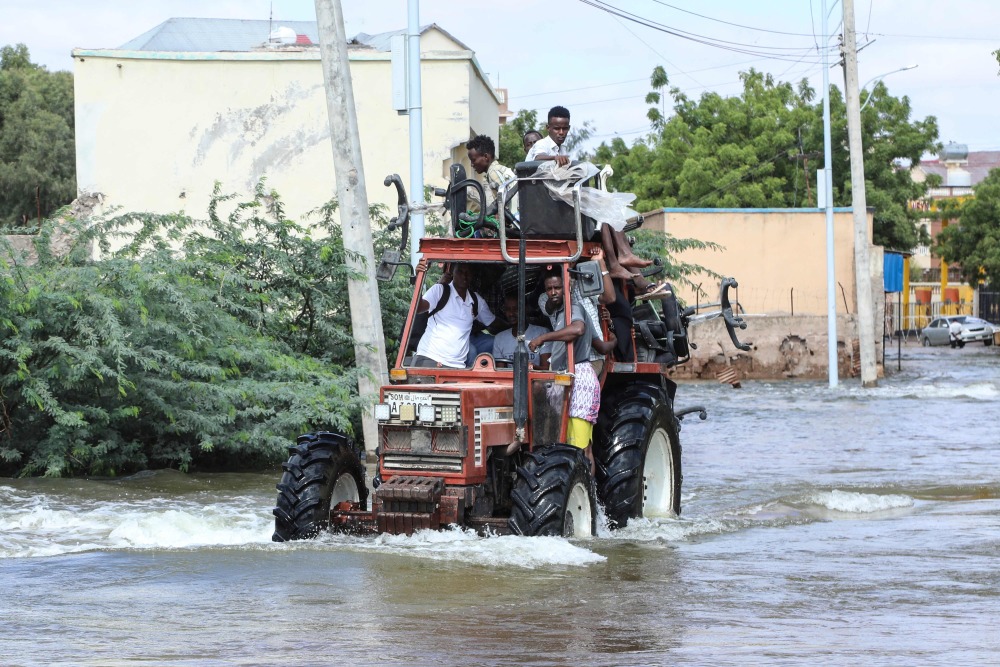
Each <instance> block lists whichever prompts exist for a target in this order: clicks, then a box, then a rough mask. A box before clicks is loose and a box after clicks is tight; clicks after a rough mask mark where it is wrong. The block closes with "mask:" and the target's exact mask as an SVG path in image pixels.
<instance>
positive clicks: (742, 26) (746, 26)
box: [653, 0, 815, 37]
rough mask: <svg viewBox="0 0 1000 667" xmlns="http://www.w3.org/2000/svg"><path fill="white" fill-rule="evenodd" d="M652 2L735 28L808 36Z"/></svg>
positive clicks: (656, 1)
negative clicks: (744, 23) (758, 26)
mask: <svg viewBox="0 0 1000 667" xmlns="http://www.w3.org/2000/svg"><path fill="white" fill-rule="evenodd" d="M653 2H655V3H656V4H658V5H663V6H664V7H670V8H671V9H676V10H677V11H679V12H684V13H685V14H691V15H692V16H697V17H699V18H703V19H707V20H709V21H715V22H716V23H724V24H726V25H731V26H735V27H737V28H745V29H746V30H757V31H759V32H770V33H773V34H775V35H794V36H795V37H808V36H809V35H806V34H804V33H801V32H783V31H781V30H768V29H767V28H755V27H754V26H752V25H743V24H742V23H731V22H729V21H723V20H722V19H716V18H712V17H711V16H705V15H704V14H699V13H697V12H692V11H689V10H687V9H681V8H680V7H675V6H674V5H671V4H670V3H667V2H663V0H653ZM813 36H814V37H815V35H813Z"/></svg>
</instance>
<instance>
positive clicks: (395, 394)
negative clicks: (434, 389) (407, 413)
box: [384, 391, 431, 415]
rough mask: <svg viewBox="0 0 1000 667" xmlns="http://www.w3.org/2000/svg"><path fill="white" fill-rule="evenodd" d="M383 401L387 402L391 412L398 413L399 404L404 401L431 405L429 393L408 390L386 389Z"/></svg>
mask: <svg viewBox="0 0 1000 667" xmlns="http://www.w3.org/2000/svg"><path fill="white" fill-rule="evenodd" d="M384 402H385V403H388V404H389V410H390V412H392V414H396V415H398V414H399V406H400V405H402V404H404V403H412V404H413V405H431V395H430V394H417V393H413V392H409V391H387V392H385V401H384Z"/></svg>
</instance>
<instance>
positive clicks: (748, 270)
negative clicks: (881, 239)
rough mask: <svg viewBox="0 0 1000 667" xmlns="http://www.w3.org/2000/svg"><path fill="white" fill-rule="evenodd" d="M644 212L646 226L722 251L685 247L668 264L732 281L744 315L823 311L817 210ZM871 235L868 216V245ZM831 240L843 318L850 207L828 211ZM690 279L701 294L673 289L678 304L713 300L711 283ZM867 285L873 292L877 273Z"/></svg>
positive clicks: (850, 279)
mask: <svg viewBox="0 0 1000 667" xmlns="http://www.w3.org/2000/svg"><path fill="white" fill-rule="evenodd" d="M644 215H645V218H646V222H645V224H644V225H643V226H644V228H646V229H657V230H660V231H665V232H667V233H669V234H671V235H673V236H674V237H677V238H694V239H698V240H700V241H711V242H714V243H717V244H719V245H721V246H723V248H724V249H723V250H719V251H713V250H687V251H685V252H683V253H680V254H679V255H678V256H677V257H676V259H677V260H679V261H682V262H689V263H693V264H699V265H701V266H704V267H706V268H708V269H711V270H712V271H715V272H716V273H719V274H721V275H723V276H732V277H735V278H736V279H737V280H738V281H739V285H740V286H739V300H740V303H741V304H742V306H743V308H744V310H745V311H746V312H748V313H757V314H764V313H767V314H786V313H787V314H790V313H792V312H793V311H794V314H795V315H806V314H810V315H825V314H826V312H827V273H826V257H827V252H826V214H825V212H824V211H823V210H822V209H663V210H661V211H657V212H654V213H646V214H644ZM871 234H872V217H871V214H869V216H868V238H869V241H870V240H871ZM834 239H835V249H834V261H835V269H834V270H835V279H836V281H837V283H838V285H837V286H836V299H837V312H838V313H841V314H843V313H846V312H848V309H849V311H850V312H851V313H856V312H857V297H856V292H855V280H854V222H853V216H852V213H851V209H849V208H838V209H835V212H834ZM693 280H694V282H695V283H698V282H703V285H702V289H703V290H705V291H706V292H707V294H702V295H700V296H697V295H696V294H695V292H694V290H693V289H690V288H685V287H682V286H680V285H678V286H676V287H677V289H678V293H679V296H680V297H681V298H682V299H684V300H685V301H686V302H687V303H688V304H692V305H693V304H694V303H695V302H696V301H699V302H701V303H704V302H706V301H718V297H719V295H718V293H717V292H716V290H717V289H718V280H716V279H712V278H710V277H708V276H705V275H702V276H698V277H695V278H694V279H693ZM874 282H875V286H876V288H877V290H878V291H879V292H881V288H882V275H881V271H879V272H878V275H877V276H875V277H874ZM841 286H843V289H841ZM845 297H846V307H845Z"/></svg>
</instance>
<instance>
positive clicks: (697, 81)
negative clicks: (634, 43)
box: [615, 16, 703, 86]
mask: <svg viewBox="0 0 1000 667" xmlns="http://www.w3.org/2000/svg"><path fill="white" fill-rule="evenodd" d="M615 21H618V24H619V25H620V26H621V27H623V28H625V29H626V30H628V31H629V34H630V35H632V36H633V37H635V38H636V39H638V40H639V41H640V42H642V43H643V44H645V45H646V48H648V49H649V50H650V51H652V52H653V53H655V54H656V55H657V56H659V58H660V59H661V60H662V61H663V62H665V63H667V64H668V65H670V66H671V67H673V68H674V69H680V68H679V67H677V66H676V65H674V64H673V63H672V62H670V61H669V60H667V58H666V56H664V55H663V54H662V53H660V52H659V51H657V50H656V49H654V48H653V47H652V45H650V43H649V42H647V41H646V40H644V39H643V38H642V37H639V35H637V34H635V31H634V30H632V28H629V27H628V26H627V25H625V24H624V23H622V22H621V19H619V18H618V17H617V16H616V17H615ZM687 78H689V79H691V80H692V81H694V82H695V83H697V84H698V85H699V86H700V85H703V84H702V83H701V81H699V80H698V79H696V78H694V77H693V76H691V75H690V74H688V75H687Z"/></svg>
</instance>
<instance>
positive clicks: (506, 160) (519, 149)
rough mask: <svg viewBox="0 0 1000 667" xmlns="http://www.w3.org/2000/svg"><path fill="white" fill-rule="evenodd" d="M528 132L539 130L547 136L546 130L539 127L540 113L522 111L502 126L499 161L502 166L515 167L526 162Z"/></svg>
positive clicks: (498, 148)
mask: <svg viewBox="0 0 1000 667" xmlns="http://www.w3.org/2000/svg"><path fill="white" fill-rule="evenodd" d="M528 130H538V131H539V132H541V133H542V136H545V130H542V129H539V127H538V113H537V112H536V111H534V110H529V109H521V110H520V111H518V112H517V115H516V116H514V117H513V118H511V119H510V120H509V121H507V122H506V123H504V124H503V125H501V126H500V145H499V146H497V159H498V160H500V163H501V164H505V165H507V166H513V165H515V164H517V163H518V162H522V161H524V135H525V133H526V132H527V131H528Z"/></svg>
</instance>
